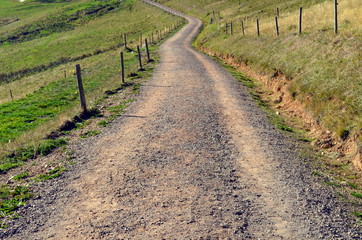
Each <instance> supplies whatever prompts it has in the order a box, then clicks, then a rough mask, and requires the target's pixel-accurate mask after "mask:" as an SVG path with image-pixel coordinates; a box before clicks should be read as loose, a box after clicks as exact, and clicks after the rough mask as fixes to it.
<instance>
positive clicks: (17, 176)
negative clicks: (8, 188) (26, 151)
mask: <svg viewBox="0 0 362 240" xmlns="http://www.w3.org/2000/svg"><path fill="white" fill-rule="evenodd" d="M28 176H29V173H28V172H23V173H20V174H18V175H15V176H14V177H13V179H14V180H16V181H19V180H21V179H24V178H27V177H28Z"/></svg>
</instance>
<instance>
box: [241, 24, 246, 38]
mask: <svg viewBox="0 0 362 240" xmlns="http://www.w3.org/2000/svg"><path fill="white" fill-rule="evenodd" d="M241 32H242V33H243V36H244V35H245V28H244V21H241Z"/></svg>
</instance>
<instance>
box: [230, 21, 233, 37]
mask: <svg viewBox="0 0 362 240" xmlns="http://www.w3.org/2000/svg"><path fill="white" fill-rule="evenodd" d="M230 35H233V22H232V21H231V22H230Z"/></svg>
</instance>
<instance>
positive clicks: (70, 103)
mask: <svg viewBox="0 0 362 240" xmlns="http://www.w3.org/2000/svg"><path fill="white" fill-rule="evenodd" d="M120 3H121V4H120ZM0 6H5V8H3V9H2V14H4V12H5V13H7V15H6V14H4V15H5V16H12V15H14V14H15V13H17V10H18V9H23V8H25V7H24V6H27V9H28V11H30V12H33V13H34V16H31V14H29V13H27V14H26V13H24V14H23V15H21V14H19V19H21V18H23V21H24V22H26V23H23V24H22V25H21V26H20V27H19V28H13V29H12V30H11V31H9V32H8V33H7V35H6V34H5V35H0V38H2V39H5V38H6V37H7V36H17V33H18V32H19V29H22V30H24V29H30V28H34V26H37V27H39V25H37V21H35V20H34V19H48V20H49V22H50V21H51V20H52V19H54V20H55V21H58V22H59V23H62V21H63V20H64V19H69V16H71V17H74V16H75V15H74V14H76V15H77V14H78V15H81V16H82V17H79V16H78V18H77V19H76V20H75V21H73V22H72V24H73V25H72V26H71V27H69V28H67V29H64V28H57V29H53V30H51V31H50V32H48V33H46V34H42V33H41V32H37V34H34V35H33V36H32V37H31V38H30V39H26V38H25V39H20V40H19V39H18V40H17V41H14V42H6V43H4V42H3V44H2V45H1V46H0V53H1V54H0V62H1V65H0V73H2V74H3V75H2V76H7V75H8V74H11V73H18V74H15V75H14V76H13V77H12V78H7V79H5V78H6V77H4V78H3V79H2V81H0V113H1V114H0V155H2V156H4V154H7V153H9V152H11V151H13V150H15V149H17V148H21V147H24V144H25V145H32V144H34V143H36V142H37V141H38V140H40V139H42V138H44V136H45V135H46V134H49V133H50V132H51V131H54V130H55V129H56V128H58V127H59V126H60V125H61V124H62V123H63V122H64V121H65V120H68V119H70V118H71V117H73V116H75V115H76V114H77V113H79V107H78V105H79V102H78V96H77V95H78V92H77V85H76V81H75V79H74V72H73V71H74V66H75V64H81V66H82V72H83V81H84V85H85V90H86V98H87V100H88V102H89V103H88V104H89V105H90V106H92V104H93V103H94V102H96V101H97V99H99V98H101V97H102V95H103V94H104V92H105V91H106V90H109V89H114V88H117V87H119V86H120V85H121V81H120V72H119V52H120V51H121V50H123V49H124V47H121V45H122V43H123V34H127V38H128V42H129V45H128V46H129V47H130V48H133V49H135V46H136V45H137V44H138V43H139V36H140V33H142V34H143V38H145V37H148V36H149V35H150V34H151V33H152V32H155V31H156V30H161V29H164V28H165V26H169V25H170V24H174V23H176V22H178V21H180V18H178V17H174V16H171V15H169V14H165V13H164V12H162V11H160V10H158V9H156V8H154V7H151V6H149V5H147V4H144V3H142V2H140V1H134V0H126V1H122V2H120V1H113V0H109V1H93V0H90V1H84V0H83V1H71V2H61V1H59V2H53V3H40V2H36V1H29V2H26V3H15V2H11V1H10V2H9V1H7V0H0ZM6 9H8V10H7V11H5V10H6ZM14 9H15V10H14ZM104 9H107V11H105V10H104ZM38 10H39V11H38ZM100 11H103V12H101V13H100ZM20 12H22V11H20ZM46 12H48V15H43V14H45V13H46ZM94 12H96V15H94ZM49 13H50V14H49ZM48 20H47V21H45V25H40V28H47V27H48V25H47V24H48ZM43 23H44V22H43ZM10 25H11V24H10ZM24 26H25V27H24ZM0 29H2V27H1V28H0ZM1 31H3V30H1ZM143 50H144V49H143ZM152 50H154V47H152ZM125 60H126V69H127V74H129V75H130V74H131V73H134V74H136V75H137V63H138V60H137V54H136V53H135V52H134V51H131V50H129V51H126V52H125ZM54 63H56V64H54ZM0 75H1V74H0ZM128 79H130V78H128ZM10 90H11V92H12V95H13V99H12V98H11V97H10Z"/></svg>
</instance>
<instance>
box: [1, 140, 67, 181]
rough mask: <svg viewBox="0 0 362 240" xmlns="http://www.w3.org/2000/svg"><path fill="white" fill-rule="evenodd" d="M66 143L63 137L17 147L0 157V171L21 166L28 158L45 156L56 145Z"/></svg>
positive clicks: (3, 171)
mask: <svg viewBox="0 0 362 240" xmlns="http://www.w3.org/2000/svg"><path fill="white" fill-rule="evenodd" d="M66 143H67V141H66V140H65V139H63V138H60V139H56V140H51V139H49V140H43V141H41V142H40V143H39V144H37V145H33V146H29V147H24V148H19V149H17V151H15V152H13V153H11V154H10V155H7V156H5V157H3V158H2V159H0V173H2V174H4V173H6V172H7V171H9V170H10V169H12V168H15V167H18V166H21V165H23V164H24V163H25V162H26V161H27V160H28V159H31V158H35V157H36V156H39V155H41V156H46V155H48V154H50V153H51V152H52V151H53V150H54V149H56V148H57V147H60V146H63V145H65V144H66Z"/></svg>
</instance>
